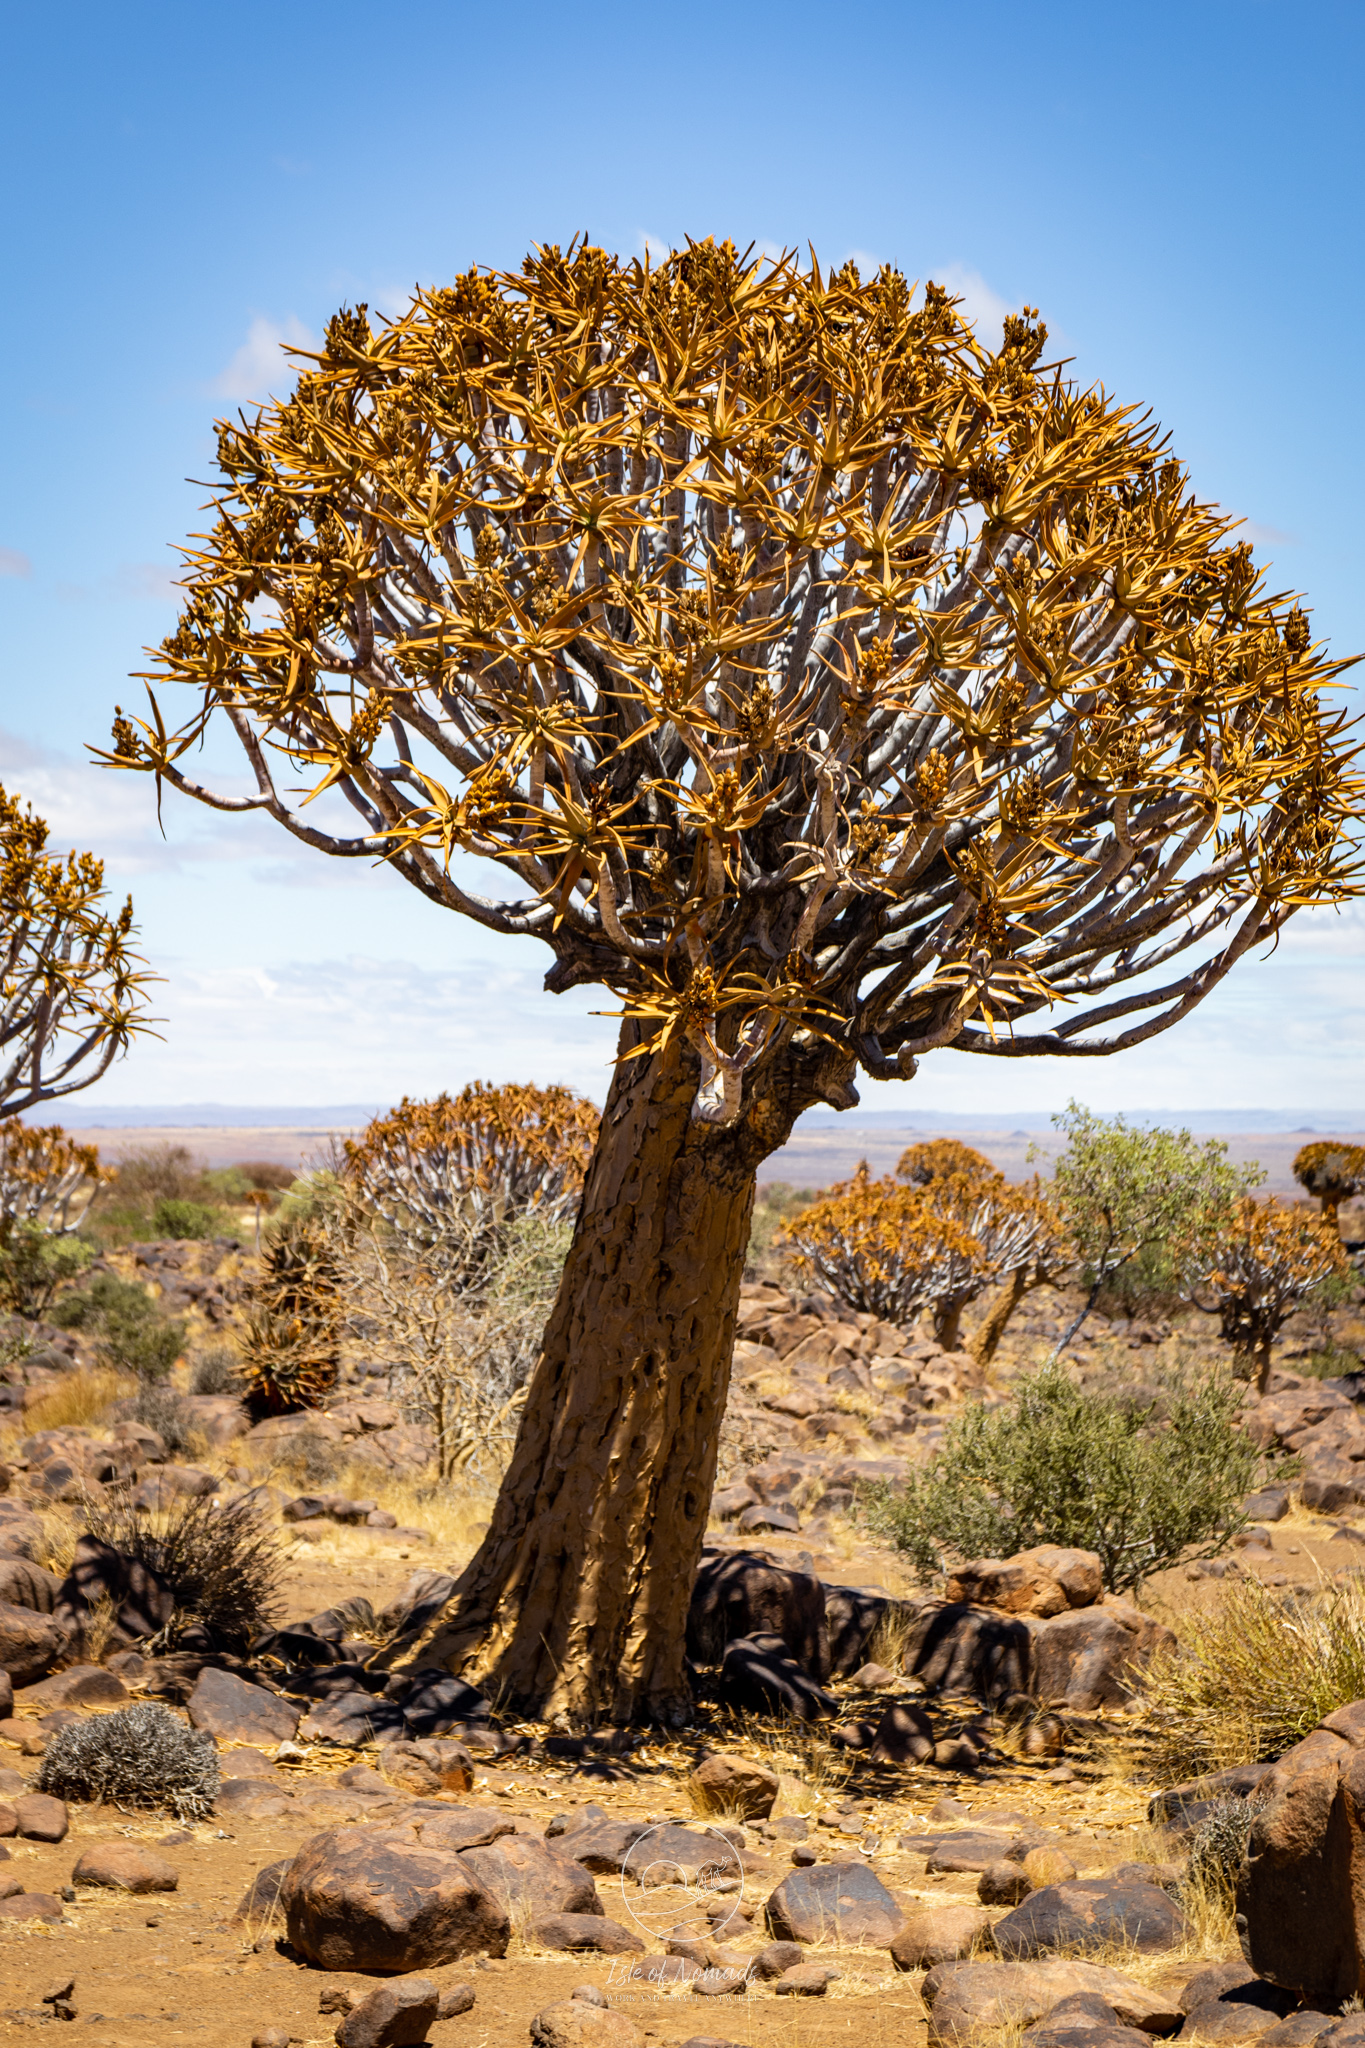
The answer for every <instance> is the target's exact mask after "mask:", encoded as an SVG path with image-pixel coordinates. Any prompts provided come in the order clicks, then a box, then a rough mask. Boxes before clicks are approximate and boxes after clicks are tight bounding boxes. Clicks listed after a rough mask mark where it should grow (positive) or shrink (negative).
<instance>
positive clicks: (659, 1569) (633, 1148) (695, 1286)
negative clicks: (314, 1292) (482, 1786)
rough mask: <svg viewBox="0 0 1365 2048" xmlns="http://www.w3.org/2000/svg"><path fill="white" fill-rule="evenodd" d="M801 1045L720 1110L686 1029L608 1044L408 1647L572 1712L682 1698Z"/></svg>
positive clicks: (808, 1090) (501, 1692) (512, 1697)
mask: <svg viewBox="0 0 1365 2048" xmlns="http://www.w3.org/2000/svg"><path fill="white" fill-rule="evenodd" d="M629 1028H630V1027H628V1030H629ZM626 1049H627V1046H626V1045H623V1047H622V1050H623V1051H624V1050H626ZM799 1066H800V1062H799V1060H797V1061H792V1062H789V1063H787V1069H786V1072H785V1074H781V1073H779V1074H778V1075H773V1074H767V1075H765V1076H764V1088H763V1093H762V1094H761V1095H760V1096H759V1097H758V1099H757V1100H755V1101H753V1102H751V1103H748V1104H746V1109H745V1114H744V1116H743V1118H742V1120H741V1121H740V1122H739V1123H738V1124H737V1125H735V1126H733V1127H731V1128H729V1129H722V1130H717V1129H715V1128H714V1127H712V1126H706V1125H702V1124H698V1123H696V1122H694V1121H692V1118H691V1110H692V1103H693V1099H694V1097H695V1095H696V1090H697V1067H696V1062H695V1058H694V1056H692V1055H691V1054H690V1053H688V1052H687V1051H686V1050H685V1049H681V1048H678V1047H677V1046H675V1047H673V1048H671V1049H670V1050H669V1051H668V1052H667V1053H665V1054H664V1055H662V1056H656V1057H654V1058H651V1059H648V1060H628V1061H626V1062H624V1064H622V1065H618V1067H617V1069H616V1077H615V1079H614V1081H613V1084H612V1088H611V1092H610V1095H609V1097H608V1100H607V1106H606V1110H605V1112H604V1114H603V1119H602V1130H601V1135H600V1137H599V1140H598V1145H597V1150H596V1153H595V1154H594V1157H593V1161H592V1164H591V1166H590V1167H589V1170H588V1175H587V1180H586V1183H585V1186H584V1191H583V1203H582V1208H581V1210H580V1212H579V1217H578V1223H577V1227H576V1230H575V1234H574V1241H573V1245H572V1248H571V1249H570V1252H569V1256H568V1260H567V1262H566V1264H565V1268H564V1275H563V1279H562V1281H561V1283H560V1289H559V1295H558V1298H557V1300H556V1302H555V1307H554V1309H553V1311H552V1313H551V1316H550V1320H549V1323H548V1324H547V1326H546V1330H545V1337H544V1343H543V1349H542V1353H541V1358H540V1361H539V1364H538V1366H537V1368H536V1372H535V1374H534V1377H533V1379H532V1381H531V1385H530V1389H529V1391H528V1395H527V1400H526V1407H525V1411H524V1414H523V1417H522V1424H521V1429H520V1431H519V1434H518V1437H517V1443H516V1447H515V1449H514V1451H513V1454H512V1461H511V1465H510V1467H509V1469H508V1472H507V1475H506V1478H505V1479H504V1481H503V1485H502V1489H501V1492H500V1493H499V1496H498V1500H497V1504H496V1507H495V1509H494V1513H493V1518H492V1522H491V1524H490V1527H489V1530H488V1534H487V1536H486V1537H485V1538H484V1541H483V1543H482V1545H481V1547H480V1549H479V1551H478V1552H477V1554H476V1555H475V1557H474V1558H473V1559H472V1561H471V1562H470V1564H469V1565H468V1567H467V1568H466V1570H465V1572H464V1574H463V1576H462V1577H461V1579H460V1580H459V1582H458V1584H457V1586H456V1589H455V1592H454V1595H453V1596H452V1599H451V1602H450V1604H449V1606H448V1608H447V1610H446V1612H445V1613H444V1615H443V1616H442V1617H441V1619H440V1622H439V1624H438V1626H437V1630H436V1633H435V1634H434V1636H432V1637H431V1638H430V1639H429V1640H428V1641H427V1642H426V1643H424V1644H423V1645H422V1647H421V1650H420V1654H419V1655H418V1656H417V1657H416V1659H415V1661H416V1662H420V1663H424V1664H432V1663H440V1664H444V1665H446V1666H447V1667H448V1668H450V1669H451V1670H455V1671H459V1672H460V1673H461V1675H462V1676H463V1677H465V1678H466V1679H468V1680H470V1681H471V1682H475V1683H478V1684H479V1685H481V1686H482V1687H484V1688H485V1689H486V1690H488V1691H490V1692H492V1693H496V1694H497V1695H498V1696H499V1697H500V1698H501V1699H502V1700H503V1701H505V1702H506V1703H507V1704H509V1705H510V1706H512V1707H515V1708H517V1709H520V1710H521V1711H523V1712H529V1711H532V1710H534V1711H535V1712H537V1713H538V1714H541V1715H543V1716H545V1717H546V1718H548V1719H552V1720H555V1721H558V1722H560V1723H562V1724H565V1725H570V1726H587V1725H590V1724H591V1723H592V1722H594V1721H596V1720H600V1719H603V1718H605V1719H610V1720H614V1721H627V1720H632V1719H648V1720H653V1721H660V1722H663V1723H664V1724H666V1725H675V1726H676V1725H679V1724H681V1723H682V1722H684V1721H686V1720H687V1719H688V1718H689V1716H690V1711H691V1701H690V1696H689V1692H688V1687H687V1681H686V1676H685V1672H684V1662H683V1636H684V1629H685V1623H686V1618H687V1607H688V1601H689V1598H690V1595H691V1590H692V1581H693V1578H694V1576H695V1573H696V1568H697V1564H698V1561H699V1559H700V1555H701V1546H702V1539H703V1536H704V1533H705V1529H706V1520H707V1514H708V1512H709V1509H710V1502H711V1491H712V1487H713V1484H714V1481H715V1474H716V1456H717V1451H718V1447H719V1438H720V1427H721V1422H722V1419H723V1416H724V1413H725V1401H726V1395H727V1393H728V1391H729V1381H730V1358H731V1351H732V1348H733V1344H734V1335H735V1314H736V1309H737V1305H738V1299H739V1283H740V1280H741V1278H742V1276H743V1271H744V1260H745V1252H746V1249H747V1245H748V1238H749V1221H750V1215H751V1212H752V1208H753V1199H754V1183H755V1174H756V1170H757V1168H758V1165H759V1164H760V1162H761V1161H762V1160H763V1159H764V1158H766V1157H767V1155H768V1154H769V1153H770V1152H772V1151H774V1150H775V1149H776V1147H777V1146H779V1145H781V1144H782V1143H784V1142H785V1140H786V1138H787V1136H788V1135H789V1133H790V1131H791V1127H792V1124H793V1123H794V1122H795V1120H796V1117H797V1116H798V1115H799V1114H800V1112H801V1110H803V1109H805V1108H806V1107H808V1105H809V1104H810V1103H811V1102H813V1101H815V1100H817V1099H819V1093H818V1092H817V1091H816V1090H815V1089H813V1088H812V1086H811V1085H810V1077H809V1076H808V1075H802V1074H801V1073H800V1072H799ZM409 1661H413V1660H409Z"/></svg>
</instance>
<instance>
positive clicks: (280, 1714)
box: [187, 1665, 300, 1749]
mask: <svg viewBox="0 0 1365 2048" xmlns="http://www.w3.org/2000/svg"><path fill="white" fill-rule="evenodd" d="M187 1711H188V1713H189V1717H190V1726H191V1727H192V1728H206V1729H207V1730H208V1732H209V1734H210V1735H213V1736H216V1737H217V1739H218V1741H219V1742H251V1743H255V1744H257V1745H258V1746H264V1747H269V1748H271V1749H273V1748H275V1746H276V1745H277V1744H278V1743H281V1742H288V1741H291V1740H292V1738H293V1736H294V1733H295V1730H296V1729H297V1728H298V1725H299V1718H300V1717H299V1710H298V1708H297V1707H291V1706H290V1704H289V1702H288V1700H283V1699H281V1698H280V1696H279V1694H278V1693H274V1692H267V1691H266V1689H265V1687H264V1686H263V1685H250V1684H248V1682H247V1680H246V1679H244V1678H238V1677H237V1676H236V1675H235V1673H233V1672H231V1671H218V1670H215V1669H214V1667H213V1666H212V1665H205V1667H204V1669H203V1670H202V1671H201V1672H200V1674H199V1679H198V1682H197V1684H196V1685H195V1688H194V1691H193V1692H192V1693H191V1694H190V1698H189V1706H188V1710H187Z"/></svg>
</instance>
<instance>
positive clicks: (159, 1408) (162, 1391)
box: [132, 1379, 201, 1457]
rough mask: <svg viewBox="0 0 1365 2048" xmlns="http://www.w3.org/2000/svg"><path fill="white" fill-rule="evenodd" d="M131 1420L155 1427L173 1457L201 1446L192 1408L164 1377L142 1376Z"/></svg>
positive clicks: (150, 1427)
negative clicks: (166, 1382) (145, 1377)
mask: <svg viewBox="0 0 1365 2048" xmlns="http://www.w3.org/2000/svg"><path fill="white" fill-rule="evenodd" d="M132 1419H133V1421H134V1422H142V1423H145V1424H146V1426H147V1428H148V1429H154V1430H155V1431H156V1433H157V1435H158V1436H159V1437H160V1438H161V1441H162V1443H163V1444H165V1446H166V1449H167V1450H168V1451H169V1452H170V1453H171V1455H172V1457H176V1456H178V1455H179V1454H180V1453H181V1452H182V1451H192V1450H194V1449H196V1448H198V1447H199V1446H200V1443H201V1439H200V1435H199V1430H198V1427H197V1425H196V1423H195V1419H194V1410H193V1409H192V1408H191V1407H190V1404H189V1402H188V1401H187V1400H186V1399H185V1396H184V1395H183V1394H178V1393H177V1392H176V1391H175V1388H174V1387H168V1386H167V1385H166V1384H165V1382H164V1380H153V1379H144V1381H143V1382H142V1385H141V1386H140V1387H139V1389H138V1392H137V1398H136V1399H135V1400H134V1402H133V1417H132Z"/></svg>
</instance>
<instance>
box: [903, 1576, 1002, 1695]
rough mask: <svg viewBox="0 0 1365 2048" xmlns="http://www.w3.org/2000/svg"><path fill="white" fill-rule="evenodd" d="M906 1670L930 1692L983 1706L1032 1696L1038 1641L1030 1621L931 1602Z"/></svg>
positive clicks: (920, 1618)
mask: <svg viewBox="0 0 1365 2048" xmlns="http://www.w3.org/2000/svg"><path fill="white" fill-rule="evenodd" d="M905 1668H906V1670H907V1671H908V1672H911V1673H913V1675H914V1676H915V1677H916V1678H918V1679H919V1680H920V1683H921V1684H922V1685H923V1686H924V1688H925V1691H926V1692H931V1693H954V1694H970V1695H972V1696H974V1697H975V1698H977V1699H981V1700H994V1699H1001V1698H1003V1697H1004V1696H1005V1695H1006V1694H1008V1693H1016V1692H1028V1691H1029V1689H1030V1680H1031V1678H1032V1670H1033V1638H1032V1635H1031V1634H1030V1631H1029V1625H1028V1623H1027V1621H1025V1620H1023V1619H1022V1618H1021V1617H1020V1616H1018V1615H1011V1614H1002V1613H999V1612H997V1610H996V1609H994V1608H991V1607H972V1606H968V1605H967V1604H965V1603H964V1602H962V1601H945V1600H926V1601H924V1602H922V1603H921V1604H920V1606H919V1609H918V1612H917V1613H916V1616H915V1621H914V1625H913V1627H912V1629H911V1631H910V1636H909V1639H908V1641H907V1643H906V1648H905Z"/></svg>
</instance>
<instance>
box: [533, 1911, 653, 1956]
mask: <svg viewBox="0 0 1365 2048" xmlns="http://www.w3.org/2000/svg"><path fill="white" fill-rule="evenodd" d="M531 1938H532V1940H533V1941H536V1942H538V1943H539V1945H540V1947H541V1948H549V1949H554V1950H556V1951H559V1952H563V1953H566V1954H573V1953H577V1952H578V1951H579V1950H584V1951H587V1952H589V1953H592V1954H596V1955H602V1956H634V1955H643V1954H644V1951H645V1945H644V1943H643V1942H642V1941H641V1939H640V1937H639V1935H638V1934H632V1933H631V1930H630V1929H629V1928H628V1927H622V1926H621V1924H620V1923H619V1921H616V1920H608V1919H607V1917H606V1915H605V1914H604V1913H602V1912H601V1911H600V1910H599V1911H598V1912H596V1913H546V1914H544V1915H542V1917H541V1918H540V1919H538V1920H533V1921H532V1922H531Z"/></svg>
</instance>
